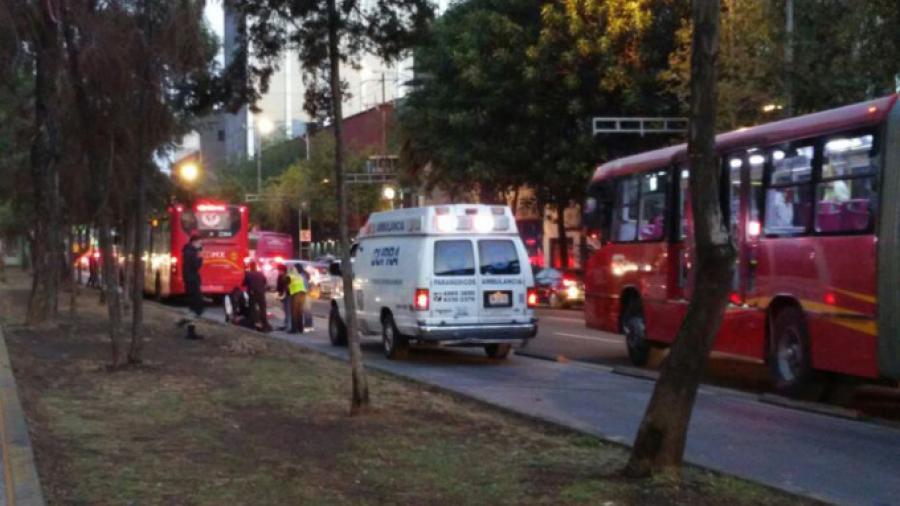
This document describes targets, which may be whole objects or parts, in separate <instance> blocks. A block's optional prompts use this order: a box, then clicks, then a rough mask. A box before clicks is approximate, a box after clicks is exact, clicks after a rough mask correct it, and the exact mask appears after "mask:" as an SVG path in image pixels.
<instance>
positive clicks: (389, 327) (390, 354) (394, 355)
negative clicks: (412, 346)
mask: <svg viewBox="0 0 900 506" xmlns="http://www.w3.org/2000/svg"><path fill="white" fill-rule="evenodd" d="M381 342H382V344H383V345H384V355H385V356H386V357H387V358H389V359H392V360H397V359H404V358H406V356H407V354H408V353H409V342H408V341H407V340H406V338H405V337H403V336H402V335H400V331H398V330H397V325H396V324H395V323H394V317H393V316H392V315H391V314H390V313H385V314H384V316H382V317H381Z"/></svg>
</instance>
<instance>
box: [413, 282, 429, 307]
mask: <svg viewBox="0 0 900 506" xmlns="http://www.w3.org/2000/svg"><path fill="white" fill-rule="evenodd" d="M429 302H430V297H429V296H428V289H427V288H419V289H417V290H416V298H415V300H414V302H413V305H414V306H415V308H416V311H428V303H429Z"/></svg>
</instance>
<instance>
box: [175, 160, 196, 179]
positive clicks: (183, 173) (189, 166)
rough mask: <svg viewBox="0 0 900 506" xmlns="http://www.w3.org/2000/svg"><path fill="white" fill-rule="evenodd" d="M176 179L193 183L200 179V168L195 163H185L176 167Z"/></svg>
mask: <svg viewBox="0 0 900 506" xmlns="http://www.w3.org/2000/svg"><path fill="white" fill-rule="evenodd" d="M178 177H180V178H181V180H182V181H184V182H186V183H193V182H194V181H196V180H197V178H198V177H200V167H199V166H198V165H197V164H196V163H195V162H185V163H182V164H181V165H179V166H178Z"/></svg>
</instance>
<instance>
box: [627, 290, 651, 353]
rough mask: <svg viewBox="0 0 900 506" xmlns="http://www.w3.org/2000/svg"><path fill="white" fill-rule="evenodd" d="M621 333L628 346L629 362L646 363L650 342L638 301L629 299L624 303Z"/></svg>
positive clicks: (642, 311)
mask: <svg viewBox="0 0 900 506" xmlns="http://www.w3.org/2000/svg"><path fill="white" fill-rule="evenodd" d="M622 333H623V334H625V345H626V346H627V347H628V358H629V359H630V360H631V363H632V364H634V365H636V366H638V367H643V366H645V365H647V361H648V360H649V359H650V344H649V343H648V342H647V326H646V324H645V323H644V310H643V309H642V308H641V303H640V301H638V300H631V301H629V302H628V303H627V304H626V306H625V310H624V311H623V312H622Z"/></svg>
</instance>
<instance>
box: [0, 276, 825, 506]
mask: <svg viewBox="0 0 900 506" xmlns="http://www.w3.org/2000/svg"><path fill="white" fill-rule="evenodd" d="M10 277H11V281H10V284H7V285H2V286H0V314H2V319H3V324H4V327H5V334H6V340H7V346H8V347H9V350H10V355H11V359H12V363H13V368H14V372H15V376H16V380H17V382H18V386H19V390H20V395H21V397H22V402H23V404H24V408H25V411H26V414H27V416H28V422H29V427H30V430H31V435H32V438H33V443H34V447H35V452H36V459H37V464H38V474H39V475H40V478H41V481H42V485H43V487H44V492H45V495H46V497H47V499H48V501H49V503H51V504H92V505H93V504H141V505H144V504H215V505H230V504H253V505H258V504H286V505H294V504H337V505H340V504H410V505H418V504H448V505H470V504H471V505H482V504H490V505H501V504H516V505H518V504H547V505H560V504H563V505H564V504H591V505H619V504H653V505H657V504H660V505H666V504H692V505H693V504H699V505H704V504H710V505H712V504H715V505H718V504H727V505H729V506H736V505H742V504H804V503H808V502H805V501H802V500H799V499H797V498H794V497H791V496H787V495H783V494H780V493H778V492H773V491H771V490H769V489H766V488H763V487H759V486H756V485H753V484H749V483H747V482H743V481H740V480H737V479H734V478H728V477H722V476H718V475H715V474H712V473H709V472H705V471H701V470H698V469H688V470H687V471H686V472H685V477H684V480H682V481H681V482H680V483H674V482H671V481H665V480H643V481H632V480H626V479H623V478H620V477H618V476H617V471H618V470H619V469H620V468H621V467H622V466H623V465H624V463H625V461H626V459H627V456H628V454H627V450H625V449H623V448H621V447H618V446H615V445H611V444H607V443H604V442H601V441H599V440H597V439H595V438H591V437H587V436H583V435H578V434H574V433H571V432H566V431H562V430H557V429H554V428H550V427H547V426H544V425H540V424H536V423H531V422H529V421H526V420H522V419H521V418H518V417H513V416H509V415H506V414H504V413H502V412H500V411H496V410H493V409H490V408H486V407H484V406H482V405H480V404H477V403H471V402H467V401H463V400H460V399H458V398H456V397H454V396H450V395H446V394H443V393H440V392H436V391H434V390H432V389H429V388H426V387H422V386H419V385H417V384H413V383H407V382H404V381H400V380H397V379H394V378H391V377H388V376H384V375H381V374H378V373H375V372H372V371H370V372H369V381H370V388H371V394H372V399H373V403H374V409H373V410H372V411H371V412H370V413H367V414H365V415H363V416H359V417H349V416H348V408H349V389H350V381H349V378H350V376H349V367H348V366H347V365H346V364H344V363H340V362H337V361H334V360H332V359H329V358H326V357H323V356H320V355H318V354H315V353H313V352H309V351H305V350H303V349H300V348H298V347H296V346H293V345H290V344H287V343H283V342H279V341H276V340H273V339H267V338H265V337H260V336H257V335H253V334H248V333H245V332H243V331H242V330H240V329H238V328H230V327H223V326H218V325H213V324H210V325H205V326H203V327H201V329H200V330H201V332H202V333H203V334H204V335H206V336H207V339H205V340H204V341H200V342H190V341H185V340H182V339H179V337H180V332H179V331H177V330H176V329H175V327H174V325H173V322H174V317H173V312H172V309H170V308H163V307H159V306H156V305H148V306H147V307H146V310H145V311H146V317H147V321H148V325H147V330H148V340H147V342H146V345H145V346H146V349H145V351H146V354H145V358H146V364H144V365H142V366H140V367H133V368H129V369H125V370H121V371H116V372H108V371H107V370H106V368H105V367H104V366H105V363H106V361H107V360H108V355H109V345H108V341H107V338H106V334H105V330H106V329H105V323H104V322H105V316H104V315H105V307H101V306H99V305H98V304H97V294H96V293H95V292H83V295H82V297H81V298H80V300H79V303H78V313H77V316H76V317H75V318H74V319H70V318H68V316H66V317H65V318H64V320H63V322H62V323H61V324H60V325H58V326H56V327H55V328H50V327H48V328H37V329H29V328H26V327H23V326H22V319H23V314H24V309H25V303H26V301H27V295H28V291H27V280H26V278H24V277H23V276H21V275H19V276H10ZM65 300H66V301H67V300H68V295H66V297H65ZM64 306H65V304H64ZM63 313H64V314H66V315H68V308H67V306H66V307H65V308H64V311H63Z"/></svg>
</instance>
